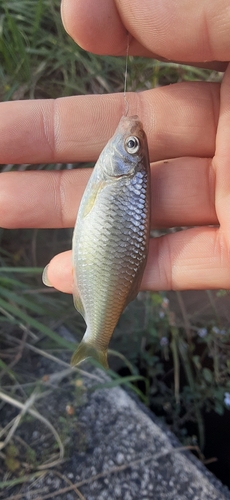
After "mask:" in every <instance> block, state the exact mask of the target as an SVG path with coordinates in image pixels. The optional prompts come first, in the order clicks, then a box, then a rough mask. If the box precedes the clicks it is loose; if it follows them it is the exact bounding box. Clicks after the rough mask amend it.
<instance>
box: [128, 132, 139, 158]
mask: <svg viewBox="0 0 230 500" xmlns="http://www.w3.org/2000/svg"><path fill="white" fill-rule="evenodd" d="M125 149H126V151H127V153H130V154H131V155H133V154H135V153H137V152H138V151H139V149H140V141H139V139H138V137H135V135H130V136H129V137H127V139H126V140H125Z"/></svg>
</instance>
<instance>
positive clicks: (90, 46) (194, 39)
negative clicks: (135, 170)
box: [0, 0, 230, 293]
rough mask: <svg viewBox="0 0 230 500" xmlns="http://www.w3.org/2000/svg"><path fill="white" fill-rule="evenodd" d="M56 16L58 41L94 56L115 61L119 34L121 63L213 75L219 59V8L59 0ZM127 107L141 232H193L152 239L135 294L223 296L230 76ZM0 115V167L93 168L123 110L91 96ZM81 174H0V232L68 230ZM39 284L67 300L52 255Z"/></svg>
mask: <svg viewBox="0 0 230 500" xmlns="http://www.w3.org/2000/svg"><path fill="white" fill-rule="evenodd" d="M61 12H62V19H63V22H64V26H65V28H66V30H67V31H68V33H69V34H70V35H71V36H72V37H73V38H74V39H75V40H76V42H77V43H78V44H80V45H81V46H82V47H83V48H85V49H86V50H88V51H92V52H96V53H98V54H105V53H106V54H111V55H114V54H116V55H122V54H125V51H126V40H127V37H126V32H127V30H128V31H129V32H130V33H131V36H132V38H131V43H130V53H131V54H139V55H143V56H144V55H148V56H151V55H152V56H156V55H157V57H159V58H168V59H171V60H174V61H185V62H188V63H189V62H192V63H194V62H197V63H203V61H206V65H207V66H208V67H217V68H224V67H227V63H226V61H230V43H229V29H230V7H229V0H219V1H218V2H216V1H215V0H193V1H192V2H191V0H178V1H177V2H176V3H175V2H171V0H155V1H154V2H153V1H152V0H145V2H139V0H116V1H115V0H97V2H95V0H63V2H62V9H61ZM106 26H108V29H106ZM194 26H195V27H196V29H194ZM102 27H103V29H102ZM213 61H214V62H213ZM128 101H129V108H130V110H129V113H130V114H138V115H139V117H140V119H141V120H142V122H143V124H144V128H145V131H146V134H147V136H148V142H149V150H150V160H151V175H152V228H159V227H173V226H196V227H195V228H194V227H191V228H190V229H187V230H184V231H180V232H179V233H173V234H168V235H166V236H163V237H161V238H156V239H151V241H150V248H149V256H148V262H147V267H146V271H145V274H144V277H143V281H142V289H145V290H146V289H148V290H168V289H174V290H182V289H210V288H230V139H229V138H230V67H227V69H226V72H225V75H224V78H223V82H222V84H221V85H219V84H213V83H199V82H196V83H189V82H185V83H180V84H176V85H172V86H168V87H165V88H157V89H153V90H150V91H147V92H143V93H140V94H128ZM0 108H1V109H0V162H1V163H27V162H28V163H30V162H32V163H35V164H36V163H39V162H71V161H89V160H94V161H96V160H97V157H98V155H99V153H100V151H101V149H102V148H103V146H104V145H105V143H106V142H107V140H108V139H109V137H110V136H111V135H112V134H113V133H114V130H115V128H116V126H117V123H118V121H119V119H120V117H121V115H122V114H123V111H124V101H123V96H122V95H119V94H114V95H104V96H103V95H100V96H95V95H94V96H81V97H71V98H63V99H57V100H56V101H50V100H45V101H42V100H40V101H39V100H38V101H20V102H10V103H1V104H0ZM156 162H157V163H156ZM89 175H90V171H89V170H84V169H82V170H75V171H69V170H68V171H62V172H60V171H59V172H55V171H54V172H50V171H49V172H41V171H39V172H36V171H34V172H10V173H2V174H1V182H0V226H1V227H5V228H28V227H33V228H40V227H43V228H44V227H55V228H58V227H60V228H61V227H72V226H73V225H74V223H75V218H76V213H77V209H78V206H79V202H80V199H81V196H82V193H83V190H84V188H85V185H86V182H87V180H88V178H89ZM210 225H212V226H214V227H210ZM47 274H48V279H49V281H50V283H51V284H52V285H53V286H54V287H56V288H57V289H59V290H61V291H63V292H67V293H71V292H72V286H73V280H72V266H71V252H65V253H62V254H59V255H57V256H56V257H54V259H53V260H52V261H51V262H50V264H49V268H48V273H47Z"/></svg>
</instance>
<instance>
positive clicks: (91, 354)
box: [70, 340, 109, 370]
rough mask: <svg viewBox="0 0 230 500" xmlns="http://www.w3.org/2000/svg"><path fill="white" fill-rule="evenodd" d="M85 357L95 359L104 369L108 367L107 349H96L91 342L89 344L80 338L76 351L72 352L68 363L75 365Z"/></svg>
mask: <svg viewBox="0 0 230 500" xmlns="http://www.w3.org/2000/svg"><path fill="white" fill-rule="evenodd" d="M87 358H93V359H95V360H96V361H98V362H99V363H100V364H101V365H102V366H103V367H104V368H105V369H106V370H107V369H108V368H109V365H108V360H107V351H100V350H98V349H96V347H94V346H93V345H92V344H89V343H88V342H84V341H83V340H82V341H81V342H80V344H79V346H78V348H77V349H76V351H75V352H74V353H73V356H72V359H71V362H70V364H71V366H76V365H78V364H79V363H81V362H82V361H84V360H85V359H87Z"/></svg>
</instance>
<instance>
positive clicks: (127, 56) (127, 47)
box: [124, 32, 130, 116]
mask: <svg viewBox="0 0 230 500" xmlns="http://www.w3.org/2000/svg"><path fill="white" fill-rule="evenodd" d="M129 44H130V38H129V33H128V32H127V45H126V57H125V81H124V102H125V113H124V116H127V115H128V112H129V103H128V99H127V96H126V92H127V78H128V61H129Z"/></svg>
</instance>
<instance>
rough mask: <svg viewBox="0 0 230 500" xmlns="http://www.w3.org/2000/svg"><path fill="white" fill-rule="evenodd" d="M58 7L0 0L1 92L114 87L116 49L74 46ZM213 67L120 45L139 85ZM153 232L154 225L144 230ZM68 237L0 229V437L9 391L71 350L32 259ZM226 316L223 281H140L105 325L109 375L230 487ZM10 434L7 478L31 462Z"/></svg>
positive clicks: (78, 329) (211, 75)
mask: <svg viewBox="0 0 230 500" xmlns="http://www.w3.org/2000/svg"><path fill="white" fill-rule="evenodd" d="M59 10H60V2H59V0H14V1H13V2H12V1H3V0H2V1H1V0H0V99H1V101H7V100H12V101H13V100H18V99H37V98H43V99H48V98H57V97H62V96H69V95H79V94H80V95H85V94H105V93H113V92H122V91H123V87H124V72H125V60H124V58H116V57H107V56H106V57H102V56H95V55H93V54H90V53H87V52H85V51H83V50H82V49H81V48H79V47H78V46H77V45H76V44H75V43H74V42H73V41H72V40H71V39H70V38H69V36H68V35H67V34H66V33H65V31H64V28H63V26H62V23H61V18H60V13H59ZM221 78H222V74H220V73H218V72H215V71H209V70H203V69H198V68H191V67H189V66H184V65H180V64H170V63H169V64H165V63H162V62H159V61H156V60H149V59H143V58H134V57H129V64H128V83H127V87H128V91H141V90H147V89H150V88H153V87H158V86H162V85H169V84H171V83H176V82H181V81H190V80H194V81H195V80H205V81H215V82H219V81H221ZM79 166H81V167H82V166H83V165H82V164H81V165H79V164H41V165H36V166H35V165H30V164H26V165H12V164H10V165H1V167H0V168H1V172H8V171H11V170H19V171H26V170H30V169H37V170H44V169H56V170H61V169H72V168H78V167H79ZM89 166H91V165H90V164H87V165H85V167H89ZM15 203H17V200H15ZM183 229H184V228H169V229H168V231H179V230H183ZM164 232H165V230H164V231H163V230H162V231H153V236H155V237H157V236H159V234H164ZM71 238H72V231H71V230H69V229H67V230H59V229H58V230H57V229H55V230H5V229H0V383H1V389H0V390H1V393H0V415H2V418H1V417H0V435H1V436H4V439H5V440H6V435H7V433H6V431H7V425H8V423H9V421H10V420H11V419H13V418H14V416H15V415H16V413H15V408H16V407H17V403H19V404H20V402H22V401H25V400H27V399H28V398H30V397H31V394H34V391H36V394H37V393H38V392H39V394H40V396H39V397H42V394H43V391H45V389H44V387H43V384H42V381H41V380H43V379H41V377H42V376H43V378H44V376H45V374H44V373H43V372H42V371H39V369H40V368H41V366H42V358H45V359H51V360H52V362H53V361H55V362H56V363H59V362H60V363H68V360H69V359H70V356H71V352H72V351H73V350H74V344H73V342H72V341H71V340H70V339H69V338H68V332H71V333H72V335H74V337H75V338H76V341H79V340H80V339H81V337H82V335H83V333H84V329H85V327H84V321H83V319H82V318H81V316H80V315H79V314H78V313H77V311H76V310H75V309H74V307H73V302H72V297H71V296H67V295H64V294H61V293H58V292H57V291H55V290H53V289H47V288H45V287H44V286H43V284H42V282H41V272H42V269H43V267H44V266H45V265H46V264H47V262H49V260H50V259H51V258H52V257H53V256H54V255H55V254H57V253H59V252H61V251H63V250H67V249H70V248H71ZM229 322H230V308H229V292H228V291H224V290H218V291H209V290H207V291H202V292H200V291H199V292H196V291H192V292H190V291H185V292H170V293H162V292H161V293H158V292H157V291H156V292H154V293H149V292H148V293H143V292H141V293H139V295H138V297H137V299H136V300H135V302H133V303H131V304H130V305H129V306H128V307H127V309H126V311H125V312H124V314H123V315H122V317H121V319H120V321H119V324H118V327H117V329H116V331H115V333H114V336H113V339H112V342H111V350H110V367H111V369H110V371H109V375H110V376H111V378H112V381H113V384H114V385H116V384H118V385H120V384H123V387H126V388H127V389H128V390H132V391H134V392H135V394H136V395H137V397H138V398H140V399H141V401H142V402H143V403H144V404H145V405H146V406H147V407H149V408H150V409H151V410H152V411H153V412H154V413H155V414H156V415H158V416H159V418H161V419H162V420H163V421H164V422H166V423H167V425H168V426H169V427H170V429H171V430H172V431H173V432H174V433H175V434H176V436H177V437H178V438H179V440H180V441H181V442H182V444H184V445H194V446H196V447H197V450H198V451H197V453H196V454H198V456H199V458H200V459H201V460H202V461H203V462H204V463H205V464H206V465H207V467H208V468H209V469H210V470H212V471H213V472H214V474H216V475H217V476H218V477H219V478H220V479H221V480H222V482H224V483H225V484H227V485H228V486H229V487H230V479H229V478H230V454H229V451H228V450H229V448H230V425H229V424H230V379H229V374H230V328H229ZM63 360H64V361H63ZM66 366H68V365H66ZM39 367H40V368H39ZM36 369H38V371H36ZM38 374H39V375H38ZM43 382H44V380H43ZM6 405H10V406H11V407H12V413H11V412H10V411H9V408H8V406H7V411H6ZM24 418H25V417H24ZM60 425H63V422H62V423H61V422H60V421H59V420H58V419H57V421H56V426H57V427H59V426H60ZM11 429H12V426H11ZM59 430H60V429H59ZM16 435H17V429H16V428H15V431H12V432H11V436H10V438H7V440H6V442H5V441H4V443H5V444H4V447H2V448H0V464H1V465H0V470H1V471H2V473H3V475H2V477H7V479H8V480H9V479H10V480H11V479H12V480H13V478H14V477H18V475H19V472H20V475H21V477H23V473H24V472H25V469H24V466H23V463H25V462H26V460H27V462H26V463H27V466H28V464H29V467H30V468H31V470H33V467H35V463H36V464H37V463H41V462H42V457H40V458H39V455H38V454H37V451H36V446H35V447H33V446H30V447H28V448H26V447H25V446H24V448H23V451H22V449H21V448H20V446H21V445H20V444H19V443H18V441H17V440H16V441H15V439H16ZM2 439H3V438H2ZM19 449H20V456H21V457H22V456H23V460H22V459H19ZM1 450H2V451H1ZM39 461H40V462H39ZM0 475H1V474H0ZM3 483H4V481H3ZM3 483H2V484H3Z"/></svg>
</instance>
